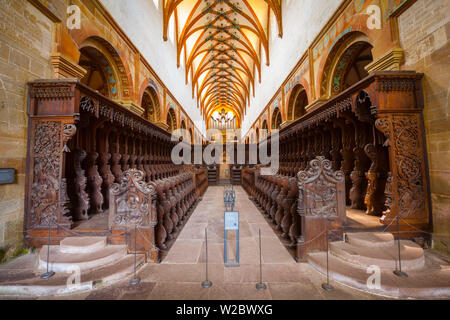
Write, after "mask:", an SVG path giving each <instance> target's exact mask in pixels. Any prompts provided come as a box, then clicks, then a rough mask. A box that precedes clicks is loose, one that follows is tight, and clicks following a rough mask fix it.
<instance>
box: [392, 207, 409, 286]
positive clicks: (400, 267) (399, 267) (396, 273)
mask: <svg viewBox="0 0 450 320" xmlns="http://www.w3.org/2000/svg"><path fill="white" fill-rule="evenodd" d="M397 243H398V269H395V270H394V274H395V275H396V276H397V277H400V278H407V277H408V275H407V274H406V273H405V272H403V271H402V257H401V253H400V247H401V243H400V215H399V214H397Z"/></svg>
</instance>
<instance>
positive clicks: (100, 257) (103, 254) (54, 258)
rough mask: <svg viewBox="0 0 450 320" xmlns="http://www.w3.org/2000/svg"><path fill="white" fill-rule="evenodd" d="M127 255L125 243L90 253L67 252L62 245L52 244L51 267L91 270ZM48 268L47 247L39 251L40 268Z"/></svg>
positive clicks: (61, 269)
mask: <svg viewBox="0 0 450 320" xmlns="http://www.w3.org/2000/svg"><path fill="white" fill-rule="evenodd" d="M126 255H127V247H126V246H125V245H117V246H114V245H110V246H106V247H104V248H102V249H100V250H97V251H93V252H89V253H66V252H62V251H61V248H60V246H50V257H49V269H50V270H52V271H54V272H62V273H65V272H72V271H71V270H73V268H74V267H79V268H80V270H82V271H85V270H91V269H94V268H101V267H103V266H106V265H110V264H114V263H115V262H117V261H119V260H120V259H122V258H123V257H125V256H126ZM46 268H47V247H43V248H42V249H41V251H40V252H39V269H40V270H45V269H46Z"/></svg>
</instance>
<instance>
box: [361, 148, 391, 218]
mask: <svg viewBox="0 0 450 320" xmlns="http://www.w3.org/2000/svg"><path fill="white" fill-rule="evenodd" d="M364 151H365V153H366V155H367V156H368V157H369V159H370V160H371V161H372V163H371V166H370V168H369V171H368V172H367V174H366V178H367V180H368V185H367V192H366V196H365V198H364V203H365V204H366V207H367V211H366V213H367V214H368V215H371V216H381V215H382V213H383V210H384V209H385V205H384V202H385V187H386V179H387V172H388V168H389V162H388V161H389V160H388V156H387V154H386V153H387V152H386V150H385V149H384V147H382V146H379V145H377V146H374V145H373V144H368V145H367V146H366V147H365V148H364Z"/></svg>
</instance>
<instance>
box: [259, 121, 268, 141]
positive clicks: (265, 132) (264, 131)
mask: <svg viewBox="0 0 450 320" xmlns="http://www.w3.org/2000/svg"><path fill="white" fill-rule="evenodd" d="M261 129H262V134H261V136H262V140H265V139H267V137H268V136H269V133H270V128H269V125H268V124H267V120H266V119H264V121H263V123H262V126H261Z"/></svg>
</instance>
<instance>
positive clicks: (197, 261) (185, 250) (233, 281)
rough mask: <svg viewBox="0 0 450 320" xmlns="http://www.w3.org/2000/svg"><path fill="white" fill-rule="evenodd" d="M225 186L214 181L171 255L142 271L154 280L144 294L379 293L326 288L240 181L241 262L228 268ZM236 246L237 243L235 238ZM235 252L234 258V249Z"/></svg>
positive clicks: (298, 295)
mask: <svg viewBox="0 0 450 320" xmlns="http://www.w3.org/2000/svg"><path fill="white" fill-rule="evenodd" d="M223 190H224V187H223V186H218V187H209V188H208V190H207V191H206V193H205V195H204V196H203V200H202V201H201V202H200V203H199V204H198V206H197V208H196V209H195V211H194V213H193V214H192V216H191V218H190V219H189V221H188V223H187V224H186V226H184V228H183V230H182V231H181V233H180V235H179V237H178V239H177V240H176V242H175V243H174V245H173V246H172V248H171V249H170V251H169V253H168V255H167V256H166V257H165V259H164V260H163V261H162V263H161V264H159V265H155V264H154V265H147V266H146V267H144V268H143V270H141V272H139V276H140V277H141V279H142V281H143V283H153V284H154V286H152V288H151V291H150V292H148V295H147V297H145V296H142V297H140V298H143V299H176V300H197V299H201V300H205V299H213V300H228V299H237V300H253V299H257V300H259V299H296V300H297V299H298V300H300V299H373V298H374V296H372V295H369V294H366V293H361V292H359V291H356V290H353V289H349V288H347V287H344V286H340V285H338V284H336V289H337V290H336V291H335V292H331V293H328V292H324V291H323V290H322V289H321V284H322V283H323V281H324V280H325V279H324V277H323V276H322V275H321V274H319V273H318V272H317V271H315V270H314V269H313V268H312V267H311V266H310V265H309V264H306V263H296V262H295V260H294V259H293V258H292V256H291V255H290V254H289V252H288V251H287V250H286V248H285V247H284V246H283V245H282V243H281V242H280V241H279V239H278V238H277V236H276V234H275V233H274V232H273V231H272V228H271V227H270V226H269V224H268V223H267V222H266V220H265V219H264V217H263V215H262V214H261V213H260V212H259V211H258V209H257V208H256V207H255V205H254V204H253V203H252V202H251V201H250V200H249V199H248V196H247V194H246V192H245V191H244V190H243V189H242V188H241V187H236V188H235V191H236V207H235V210H236V211H239V212H240V267H239V268H226V267H225V266H224V259H223V247H224V244H223V241H224V230H223V229H224V225H223V223H224V221H223V219H224V217H223V216H224V203H223ZM205 228H207V229H208V247H209V250H208V252H209V279H210V280H211V281H212V282H213V286H212V288H210V289H203V288H202V287H201V283H202V281H203V280H205V241H204V238H205ZM259 229H261V235H262V260H263V282H264V283H266V284H267V290H266V291H264V292H259V291H257V290H256V288H255V285H256V283H257V282H259V248H258V231H259ZM233 248H234V243H233ZM229 252H230V253H229V254H231V256H230V258H231V257H233V258H234V251H233V252H231V250H230V251H229Z"/></svg>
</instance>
